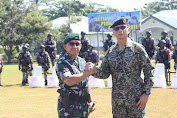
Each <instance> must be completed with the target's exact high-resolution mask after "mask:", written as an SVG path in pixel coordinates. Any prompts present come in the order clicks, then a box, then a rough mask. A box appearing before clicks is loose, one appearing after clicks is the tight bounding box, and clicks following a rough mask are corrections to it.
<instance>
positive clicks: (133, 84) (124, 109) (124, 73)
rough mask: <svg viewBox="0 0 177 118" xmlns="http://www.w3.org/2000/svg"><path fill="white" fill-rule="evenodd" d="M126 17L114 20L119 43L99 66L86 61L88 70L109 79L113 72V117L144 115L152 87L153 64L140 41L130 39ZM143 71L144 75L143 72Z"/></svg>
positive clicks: (110, 50) (97, 76) (126, 117)
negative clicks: (142, 75)
mask: <svg viewBox="0 0 177 118" xmlns="http://www.w3.org/2000/svg"><path fill="white" fill-rule="evenodd" d="M127 21H128V20H127V19H126V18H122V19H119V20H117V21H116V22H114V23H113V25H112V26H111V28H113V34H114V36H115V37H116V38H117V41H118V44H117V45H114V46H112V47H111V48H110V49H109V50H108V52H107V54H106V55H105V57H104V59H103V62H102V64H101V66H100V67H99V68H96V66H95V65H93V64H92V63H87V64H86V66H85V70H90V69H91V70H93V73H94V72H96V73H94V74H93V76H94V77H96V78H103V79H106V78H108V77H109V75H110V74H111V75H112V83H113V86H112V113H113V117H114V118H145V117H146V112H145V106H146V103H147V101H148V98H149V95H150V92H151V87H152V86H153V81H152V80H153V73H152V71H153V69H154V68H153V66H152V65H151V62H150V59H149V57H148V55H147V53H146V51H145V49H144V48H143V46H142V45H141V44H138V43H136V42H134V41H132V40H131V39H130V38H128V34H129V33H130V28H129V26H128V24H127ZM142 70H143V72H144V78H142V77H141V72H142Z"/></svg>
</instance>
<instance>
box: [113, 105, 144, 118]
mask: <svg viewBox="0 0 177 118" xmlns="http://www.w3.org/2000/svg"><path fill="white" fill-rule="evenodd" d="M113 118H146V110H145V109H142V110H138V109H137V106H126V105H117V106H116V108H115V109H114V111H113Z"/></svg>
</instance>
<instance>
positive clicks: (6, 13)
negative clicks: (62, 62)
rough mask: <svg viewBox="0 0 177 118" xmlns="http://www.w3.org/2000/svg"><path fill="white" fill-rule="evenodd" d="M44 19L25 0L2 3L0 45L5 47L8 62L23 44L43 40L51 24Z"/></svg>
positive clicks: (7, 0)
mask: <svg viewBox="0 0 177 118" xmlns="http://www.w3.org/2000/svg"><path fill="white" fill-rule="evenodd" d="M47 21H48V20H47V18H45V17H42V15H41V13H40V11H38V10H36V7H35V5H30V6H27V7H26V5H25V4H24V2H23V0H14V1H12V0H1V1H0V32H1V33H0V40H1V42H0V44H1V45H2V46H3V48H4V51H5V54H6V55H7V57H8V62H11V59H12V58H13V57H12V54H13V52H14V51H15V50H18V49H19V46H21V45H22V44H23V43H31V42H33V41H37V40H38V39H40V38H43V37H42V36H43V35H42V34H44V33H45V32H47V31H48V30H49V29H50V27H51V24H49V23H47Z"/></svg>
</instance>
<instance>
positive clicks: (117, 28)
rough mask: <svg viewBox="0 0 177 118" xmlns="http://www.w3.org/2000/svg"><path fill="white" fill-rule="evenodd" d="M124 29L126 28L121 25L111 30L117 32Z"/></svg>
mask: <svg viewBox="0 0 177 118" xmlns="http://www.w3.org/2000/svg"><path fill="white" fill-rule="evenodd" d="M125 28H126V26H125V25H123V26H120V27H115V28H113V30H115V31H119V29H121V30H124V29H125Z"/></svg>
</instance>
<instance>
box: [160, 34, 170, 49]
mask: <svg viewBox="0 0 177 118" xmlns="http://www.w3.org/2000/svg"><path fill="white" fill-rule="evenodd" d="M161 35H162V37H161V40H165V42H166V47H167V48H168V49H170V50H171V49H172V44H171V40H170V39H169V38H168V37H167V35H168V33H167V31H162V33H161ZM158 46H159V47H160V41H159V43H158Z"/></svg>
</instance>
